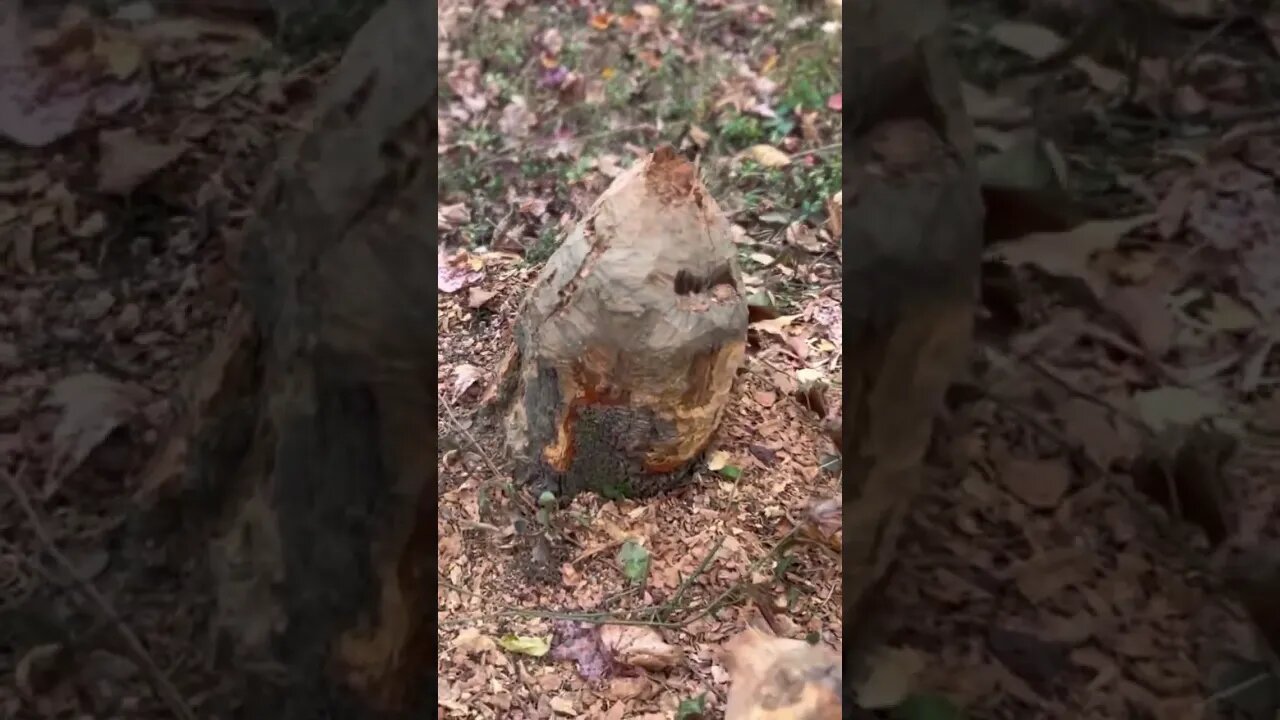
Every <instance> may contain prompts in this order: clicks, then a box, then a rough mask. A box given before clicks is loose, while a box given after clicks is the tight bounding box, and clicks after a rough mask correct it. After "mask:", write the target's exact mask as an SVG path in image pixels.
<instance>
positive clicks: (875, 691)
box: [854, 648, 925, 710]
mask: <svg viewBox="0 0 1280 720" xmlns="http://www.w3.org/2000/svg"><path fill="white" fill-rule="evenodd" d="M867 664H868V673H867V676H866V677H865V678H864V679H863V680H862V682H860V683H858V685H857V686H856V688H855V689H854V692H855V694H856V696H857V698H858V707H860V708H863V709H864V710H884V709H887V708H891V707H895V706H897V705H898V704H900V703H901V702H902V701H903V700H905V699H906V698H907V696H908V695H910V694H911V691H912V689H913V686H914V685H915V682H916V678H917V677H918V676H919V675H920V673H921V671H923V670H924V667H925V661H924V656H923V655H921V654H920V653H919V652H917V651H915V650H911V649H909V648H881V649H879V650H878V651H876V653H875V654H874V655H873V656H872V657H871V658H869V659H868V660H867Z"/></svg>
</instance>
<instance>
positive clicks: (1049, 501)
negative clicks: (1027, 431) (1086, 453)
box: [1000, 458, 1071, 510]
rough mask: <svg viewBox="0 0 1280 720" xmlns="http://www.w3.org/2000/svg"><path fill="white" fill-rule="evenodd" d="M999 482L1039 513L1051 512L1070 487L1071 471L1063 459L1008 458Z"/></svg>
mask: <svg viewBox="0 0 1280 720" xmlns="http://www.w3.org/2000/svg"><path fill="white" fill-rule="evenodd" d="M1000 479H1001V480H1002V481H1003V482H1004V485H1005V487H1006V488H1008V489H1009V492H1011V493H1013V494H1014V495H1015V496H1016V497H1017V498H1018V499H1019V500H1021V501H1023V502H1024V503H1026V504H1028V505H1030V506H1031V507H1033V508H1036V509H1037V510H1050V509H1053V508H1055V507H1057V506H1058V503H1059V502H1060V501H1061V500H1062V496H1063V495H1065V494H1066V492H1067V488H1068V487H1070V485H1071V470H1070V468H1069V467H1068V466H1067V462H1066V460H1065V459H1063V458H1051V459H1048V460H1045V459H1038V460H1026V459H1023V458H1008V459H1007V460H1005V462H1004V463H1002V467H1001V469H1000Z"/></svg>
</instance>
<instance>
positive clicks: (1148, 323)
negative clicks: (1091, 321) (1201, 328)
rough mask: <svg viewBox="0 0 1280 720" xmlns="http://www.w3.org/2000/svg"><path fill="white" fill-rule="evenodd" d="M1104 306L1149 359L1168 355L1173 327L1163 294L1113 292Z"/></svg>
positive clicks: (1152, 291)
mask: <svg viewBox="0 0 1280 720" xmlns="http://www.w3.org/2000/svg"><path fill="white" fill-rule="evenodd" d="M1106 306H1107V307H1109V308H1111V310H1112V311H1114V312H1115V313H1116V315H1118V316H1119V317H1120V319H1121V320H1123V321H1124V323H1125V324H1126V325H1127V326H1128V327H1129V331H1130V332H1132V333H1133V336H1134V337H1135V338H1137V340H1138V344H1140V345H1141V346H1142V347H1143V348H1145V349H1146V350H1147V352H1149V353H1151V355H1152V356H1154V357H1156V358H1161V357H1164V355H1165V353H1167V352H1169V349H1170V347H1172V345H1173V336H1174V332H1175V331H1176V330H1177V325H1176V324H1175V322H1174V319H1173V313H1172V312H1171V311H1170V310H1169V305H1168V303H1167V302H1166V301H1165V294H1164V293H1163V292H1161V291H1158V290H1155V289H1152V288H1150V287H1145V286H1130V287H1123V288H1116V289H1114V290H1112V291H1111V292H1109V293H1107V298H1106Z"/></svg>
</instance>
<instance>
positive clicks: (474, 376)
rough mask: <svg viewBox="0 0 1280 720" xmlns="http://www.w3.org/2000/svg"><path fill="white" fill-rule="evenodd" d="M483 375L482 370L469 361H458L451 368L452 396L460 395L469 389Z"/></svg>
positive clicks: (457, 396) (458, 396)
mask: <svg viewBox="0 0 1280 720" xmlns="http://www.w3.org/2000/svg"><path fill="white" fill-rule="evenodd" d="M483 376H484V371H482V370H481V369H480V368H478V367H476V366H475V365H471V364H469V363H459V364H458V365H456V366H454V368H453V396H454V397H455V398H460V397H462V396H463V395H464V394H465V393H466V392H467V391H468V390H470V389H471V388H472V387H473V386H474V385H475V384H476V383H477V382H479V380H480V378H481V377H483Z"/></svg>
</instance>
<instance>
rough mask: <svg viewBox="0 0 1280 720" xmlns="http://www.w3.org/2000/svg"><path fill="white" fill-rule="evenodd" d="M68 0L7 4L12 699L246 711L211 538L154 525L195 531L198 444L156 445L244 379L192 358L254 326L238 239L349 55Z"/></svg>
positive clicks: (3, 84)
mask: <svg viewBox="0 0 1280 720" xmlns="http://www.w3.org/2000/svg"><path fill="white" fill-rule="evenodd" d="M46 10H47V8H44V7H35V8H30V11H31V15H29V16H28V15H23V14H21V13H9V14H8V17H6V18H5V19H4V20H3V21H0V22H2V23H3V27H0V37H3V38H5V39H3V40H0V46H3V48H4V50H3V52H4V53H5V54H6V57H5V61H4V63H3V64H4V67H3V68H2V69H0V97H3V98H5V100H4V101H2V102H0V106H3V110H0V135H3V137H2V138H0V143H3V144H4V146H5V154H4V159H3V161H2V162H0V262H2V267H0V273H2V274H3V275H4V277H5V282H4V283H3V284H0V378H3V383H2V384H0V471H2V472H4V473H5V476H4V477H5V479H6V487H5V489H4V490H3V491H0V510H2V512H0V587H2V588H3V591H0V595H2V596H3V598H4V600H3V604H2V606H0V616H2V618H0V678H2V679H0V716H3V717H7V718H18V719H26V718H47V717H70V716H76V717H130V718H173V717H197V716H198V717H229V716H230V715H231V714H232V713H233V712H234V710H235V708H236V707H237V706H238V704H239V702H240V699H241V698H243V694H244V691H243V687H242V685H241V684H240V682H239V680H240V678H239V677H238V676H237V675H235V674H234V673H227V672H225V671H222V670H215V667H216V666H215V658H216V652H215V648H214V646H213V645H211V644H210V642H209V636H208V629H207V624H206V623H207V619H208V617H210V616H209V611H210V609H211V603H210V600H211V598H209V597H208V593H207V582H206V580H204V579H202V578H201V571H200V570H199V568H197V567H193V566H192V564H191V563H192V560H191V559H192V558H198V557H202V556H203V554H204V551H203V550H202V549H201V548H199V547H187V546H186V545H187V543H184V542H182V541H181V540H180V539H178V540H174V541H173V542H167V543H157V542H156V541H155V540H154V538H158V537H174V538H180V537H181V533H180V532H179V531H178V528H179V527H180V526H181V522H182V512H181V508H178V507H176V506H175V507H167V506H164V505H160V506H158V508H157V506H156V505H155V504H154V499H155V493H156V491H157V490H161V489H162V486H164V485H165V484H167V483H171V482H175V481H177V480H178V479H179V478H180V475H181V473H182V471H183V468H184V467H185V466H184V465H183V463H184V462H185V460H186V456H185V455H183V454H182V453H176V454H174V455H172V456H170V457H167V458H161V459H162V460H168V461H171V462H159V463H155V462H153V457H155V456H156V451H157V449H158V446H159V445H160V444H161V443H162V441H164V440H166V439H168V438H169V437H170V435H171V432H170V428H171V426H172V425H173V424H174V422H175V420H176V419H178V418H181V417H183V416H184V415H185V413H184V409H188V408H187V405H188V404H189V403H190V402H195V403H196V404H197V405H199V403H200V395H199V393H200V392H201V388H202V387H206V386H207V387H211V388H215V389H216V388H217V387H219V386H220V383H218V382H210V383H202V382H200V381H195V382H194V383H191V384H192V385H194V386H196V387H195V389H194V391H193V392H188V390H190V389H191V388H188V387H187V385H188V381H187V378H188V377H189V376H190V374H191V371H192V370H193V369H194V368H196V367H198V366H199V365H200V363H201V361H202V360H203V359H204V358H205V357H206V355H209V354H210V351H211V348H213V349H214V351H213V352H212V355H213V356H214V360H215V361H216V359H217V357H218V355H219V353H218V352H217V351H216V346H215V343H214V337H215V335H217V334H218V333H221V332H224V331H225V329H226V328H227V326H235V325H236V322H237V321H236V320H235V318H236V317H238V316H235V315H234V312H233V310H232V309H233V307H234V306H235V299H236V293H237V290H236V285H235V282H234V281H235V277H234V271H233V268H232V267H231V263H230V262H229V261H228V258H230V257H233V256H234V255H235V248H236V243H237V238H238V235H239V231H240V230H241V228H242V227H243V224H244V221H245V220H246V219H247V218H248V217H249V215H250V211H249V207H250V205H251V202H252V197H253V192H254V188H255V184H256V182H257V180H258V179H259V178H260V177H262V175H263V171H264V169H266V168H268V167H269V164H270V162H271V159H272V156H273V153H274V142H275V138H278V137H281V136H287V135H288V134H290V133H293V132H294V131H296V130H297V128H299V127H301V126H303V125H304V124H305V121H306V114H307V110H308V105H309V103H308V100H309V98H310V97H312V96H313V95H314V93H315V90H316V88H317V87H318V83H322V82H323V74H324V71H325V70H326V68H327V67H329V66H331V65H332V64H333V62H334V57H332V56H331V55H323V56H320V57H317V58H315V59H314V60H308V61H299V60H290V59H289V58H287V57H286V56H285V55H284V54H282V53H280V52H279V51H277V50H276V49H275V48H273V47H272V44H271V42H270V40H269V39H268V38H267V37H266V36H264V35H263V33H262V32H261V31H260V30H258V29H257V28H255V27H252V26H248V25H245V24H243V23H241V22H236V21H234V20H229V19H225V18H219V17H218V16H217V13H210V14H208V15H204V16H201V17H199V18H192V17H173V16H167V15H157V14H156V13H155V11H154V8H152V7H151V6H150V5H149V4H148V3H132V4H128V5H127V6H125V7H123V8H122V9H120V10H119V12H117V13H116V14H115V15H113V16H110V17H103V16H101V15H95V14H92V13H90V12H89V11H88V10H86V9H84V8H82V7H78V6H76V5H74V4H73V5H69V6H67V8H66V9H65V11H63V12H62V14H61V15H60V16H59V15H58V13H57V12H54V13H52V14H49V13H47V12H45V11H46ZM28 23H29V24H30V27H27V26H26V24H28ZM37 30H39V32H36V31H37ZM11 101H12V102H11ZM212 370H214V371H216V370H217V368H212ZM9 481H11V483H12V484H10V482H9ZM14 487H16V488H18V489H19V490H20V492H21V495H22V496H23V499H25V500H27V501H28V502H29V503H30V505H31V507H32V508H33V509H34V510H35V511H36V512H37V514H38V517H39V518H40V519H41V521H42V523H41V524H42V526H43V527H42V529H43V530H44V531H45V532H46V533H47V535H48V541H49V542H46V541H44V540H41V539H40V538H39V537H38V535H39V533H37V532H36V530H35V528H34V525H33V523H32V522H30V521H29V517H28V515H27V513H26V512H25V511H24V503H23V502H20V501H19V498H18V496H17V495H16V494H15V493H13V492H11V490H12V489H13V488H14ZM161 494H163V493H161ZM157 509H158V511H157ZM166 523H173V525H172V526H166ZM50 545H52V546H53V547H56V548H57V550H58V552H54V551H52V550H51V549H50ZM62 560H65V561H66V563H63V562H61V561H62ZM73 573H74V574H75V575H78V576H80V577H81V578H82V579H85V580H87V581H88V582H89V583H91V584H92V585H93V586H94V587H95V588H96V589H97V590H98V591H99V592H100V593H101V598H102V599H104V600H105V602H106V605H108V606H109V609H106V610H104V608H103V607H101V606H100V603H97V602H96V601H94V600H93V599H92V598H89V597H87V596H86V592H85V591H84V590H83V588H82V587H81V586H80V585H79V583H78V582H77V581H76V580H74V579H73V577H72V575H73ZM112 612H115V613H117V614H118V615H119V616H120V618H121V620H122V621H123V624H124V625H125V626H127V627H128V628H130V629H131V630H132V632H133V633H134V634H135V635H136V636H137V638H138V639H139V640H140V643H141V645H142V646H143V647H144V649H145V652H144V653H139V652H137V648H136V647H131V642H130V641H129V639H128V638H121V637H117V633H116V632H115V630H114V629H113V628H112V627H111V626H112V624H113V623H112V622H110V621H109V619H108V618H109V616H110V615H111V613H112ZM161 668H162V669H163V670H161ZM162 675H168V676H169V677H170V678H171V679H172V685H173V686H176V689H174V691H173V692H169V690H168V689H162V690H160V691H159V692H157V690H155V689H154V687H155V686H156V684H157V683H156V681H155V679H156V678H157V677H160V676H162Z"/></svg>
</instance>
